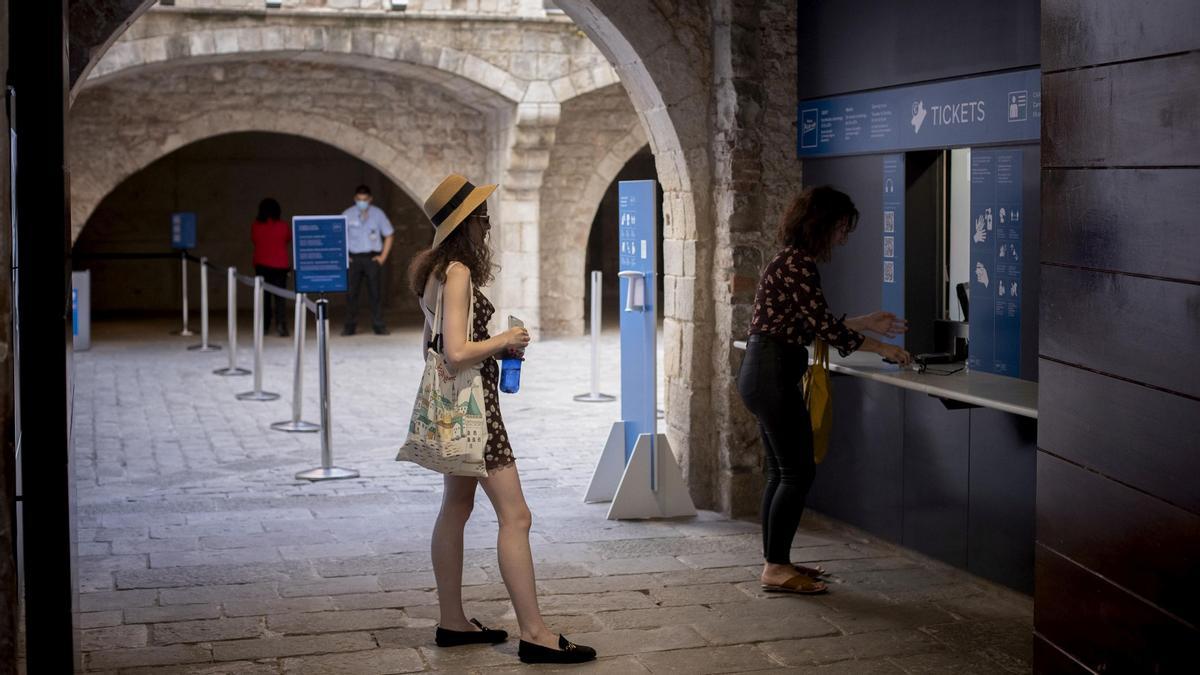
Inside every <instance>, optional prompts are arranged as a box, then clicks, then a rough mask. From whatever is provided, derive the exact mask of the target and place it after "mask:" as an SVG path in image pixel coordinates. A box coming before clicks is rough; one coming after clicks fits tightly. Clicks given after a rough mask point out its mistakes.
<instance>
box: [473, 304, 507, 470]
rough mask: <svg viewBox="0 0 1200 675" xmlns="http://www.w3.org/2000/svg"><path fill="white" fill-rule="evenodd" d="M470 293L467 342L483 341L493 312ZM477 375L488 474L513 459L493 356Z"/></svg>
mask: <svg viewBox="0 0 1200 675" xmlns="http://www.w3.org/2000/svg"><path fill="white" fill-rule="evenodd" d="M472 289H473V290H474V296H475V297H474V300H473V302H474V303H475V308H474V312H475V325H474V326H472V327H471V342H483V341H484V340H487V339H488V338H490V337H491V336H490V335H488V329H487V326H488V322H489V321H491V320H492V315H493V314H495V313H496V308H495V307H493V306H492V303H491V301H490V300H488V299H487V296H485V295H484V294H483V291H480V290H479V289H478V288H475V287H474V286H472ZM479 370H480V374H481V375H482V376H483V401H484V408H485V410H486V414H487V447H485V448H484V451H483V463H484V466H485V467H487V472H488V474H489V475H490V474H493V473H495V472H496V471H499V470H500V469H504V468H507V467H508V466H510V465H511V464H512V463H513V462H515V461H516V458H514V457H513V451H512V445H510V444H509V442H508V431H507V430H505V428H504V418H502V417H501V416H500V386H499V385H500V366H499V364H497V363H496V359H495V358H494V357H491V356H489V357H488V358H487V359H486V360H484V362H483V363H482V364H480V369H479Z"/></svg>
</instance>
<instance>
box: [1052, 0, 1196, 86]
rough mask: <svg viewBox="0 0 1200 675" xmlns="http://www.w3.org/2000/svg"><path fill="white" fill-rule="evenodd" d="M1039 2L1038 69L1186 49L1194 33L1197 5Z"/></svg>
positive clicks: (1175, 0)
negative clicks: (1150, 6) (1039, 36)
mask: <svg viewBox="0 0 1200 675" xmlns="http://www.w3.org/2000/svg"><path fill="white" fill-rule="evenodd" d="M1152 6H1153V7H1155V11H1153V12H1147V11H1146V7H1147V3H1140V2H1102V1H1098V0H1042V70H1044V71H1054V70H1062V69H1066V68H1078V67H1080V66H1087V65H1093V64H1096V63H1111V62H1113V61H1124V60H1128V59H1141V58H1146V57H1147V56H1158V55H1162V54H1172V53H1175V52H1182V51H1187V50H1188V49H1192V48H1193V47H1195V45H1196V34H1197V33H1198V32H1200V2H1196V0H1154V2H1153V3H1152Z"/></svg>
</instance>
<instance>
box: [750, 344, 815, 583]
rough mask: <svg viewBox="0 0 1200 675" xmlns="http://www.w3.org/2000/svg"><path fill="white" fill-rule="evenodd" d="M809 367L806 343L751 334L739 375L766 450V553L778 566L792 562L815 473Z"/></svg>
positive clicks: (763, 531)
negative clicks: (806, 383)
mask: <svg viewBox="0 0 1200 675" xmlns="http://www.w3.org/2000/svg"><path fill="white" fill-rule="evenodd" d="M807 369H808V350H806V349H805V348H804V347H801V346H798V345H789V344H787V343H785V342H783V341H781V340H778V339H776V338H772V337H769V336H766V335H751V336H750V340H749V343H748V344H747V345H746V358H745V359H744V360H743V361H742V369H741V371H740V372H739V373H738V391H739V393H741V395H742V401H744V402H745V403H746V407H747V408H749V409H750V412H752V413H754V416H755V417H757V418H758V430H759V433H761V434H762V440H763V446H764V447H765V449H766V472H767V487H766V489H765V490H764V491H763V501H762V533H763V557H764V558H766V560H767V562H769V563H775V564H779V565H787V564H790V563H791V549H792V539H793V538H794V537H795V535H796V528H798V527H799V526H800V516H801V515H802V514H803V513H804V503H805V501H806V500H807V499H808V490H809V488H810V487H812V482H813V476H814V475H815V474H816V464H815V462H814V461H813V433H812V422H811V421H810V420H809V418H808V408H807V406H805V404H804V393H803V392H802V391H801V389H800V378H801V377H802V376H803V375H804V371H805V370H807Z"/></svg>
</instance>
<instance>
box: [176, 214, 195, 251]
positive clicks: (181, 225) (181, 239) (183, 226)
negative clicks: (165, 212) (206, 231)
mask: <svg viewBox="0 0 1200 675" xmlns="http://www.w3.org/2000/svg"><path fill="white" fill-rule="evenodd" d="M171 248H174V249H182V250H185V251H186V250H188V249H192V248H196V214H195V213H192V212H191V211H183V212H180V213H172V214H171Z"/></svg>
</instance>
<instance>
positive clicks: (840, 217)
mask: <svg viewBox="0 0 1200 675" xmlns="http://www.w3.org/2000/svg"><path fill="white" fill-rule="evenodd" d="M857 226H858V209H857V208H855V207H854V202H853V201H851V200H850V196H849V195H847V194H846V193H845V192H842V191H840V190H836V189H834V188H833V187H831V186H829V185H822V186H820V187H811V188H808V189H806V190H805V191H804V192H801V193H800V195H799V196H797V197H796V199H795V200H793V201H792V205H791V206H789V207H788V210H787V211H786V212H785V213H784V214H783V219H782V220H780V221H779V243H780V244H782V245H784V246H794V247H795V248H797V249H799V250H800V251H801V252H803V253H804V254H806V255H810V256H812V257H813V258H815V259H817V260H820V261H822V262H827V261H828V260H829V257H830V256H831V255H832V253H833V242H834V240H835V239H836V237H837V233H838V229H839V228H843V227H844V228H845V230H846V233H847V234H849V233H851V232H853V231H854V228H855V227H857Z"/></svg>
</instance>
